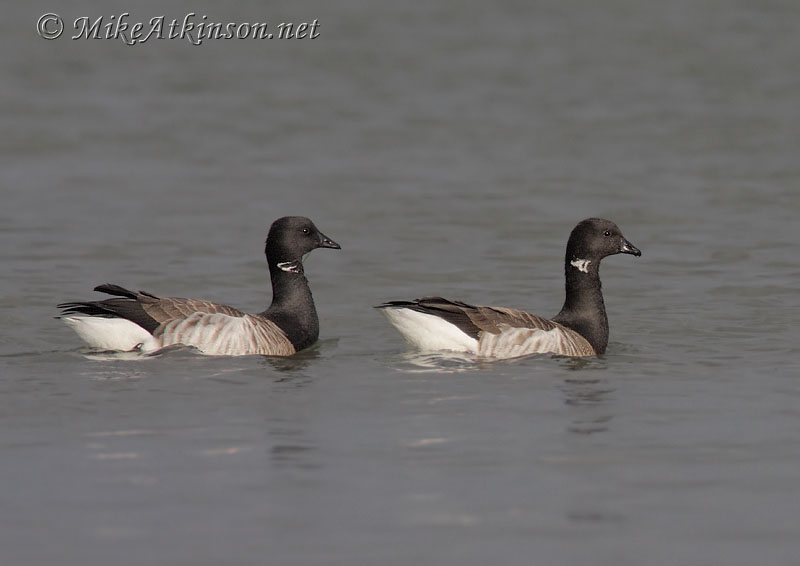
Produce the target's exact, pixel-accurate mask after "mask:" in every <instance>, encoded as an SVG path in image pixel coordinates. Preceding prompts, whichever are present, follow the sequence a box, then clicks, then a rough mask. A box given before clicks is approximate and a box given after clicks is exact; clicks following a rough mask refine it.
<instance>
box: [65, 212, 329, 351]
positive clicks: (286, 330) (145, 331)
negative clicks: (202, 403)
mask: <svg viewBox="0 0 800 566" xmlns="http://www.w3.org/2000/svg"><path fill="white" fill-rule="evenodd" d="M316 248H332V249H340V246H339V245H338V244H337V243H336V242H334V241H333V240H331V239H330V238H328V237H327V236H325V235H324V234H322V233H321V232H320V231H319V230H318V229H317V228H316V226H314V224H313V222H311V220H309V219H308V218H304V217H301V216H287V217H284V218H280V219H278V220H276V221H275V222H274V223H273V224H272V227H271V228H270V231H269V235H268V236H267V243H266V250H265V252H266V256H267V262H268V264H269V270H270V277H271V280H272V291H273V298H272V304H271V305H270V307H269V308H268V309H266V310H265V311H263V312H261V313H258V314H248V313H246V312H243V311H240V310H238V309H235V308H233V307H230V306H227V305H222V304H218V303H213V302H210V301H204V300H200V299H183V298H178V297H158V296H156V295H153V294H151V293H147V292H144V291H139V292H133V291H129V290H128V289H125V288H123V287H120V286H118V285H112V284H108V283H106V284H104V285H99V286H97V287H95V291H99V292H101V293H106V294H108V295H112V296H113V298H110V299H105V300H102V301H85V302H71V303H62V304H60V305H58V307H59V308H61V309H63V311H62V314H61V316H60V317H59V318H61V320H63V321H64V322H65V323H66V324H67V325H69V326H70V327H71V328H72V329H73V330H75V332H77V334H78V335H79V336H80V337H81V338H82V339H83V340H84V341H85V342H86V343H87V344H89V345H90V346H92V347H94V348H98V349H102V350H121V351H130V350H139V351H141V352H143V353H151V352H154V351H157V350H159V349H161V348H164V347H166V346H171V345H175V344H183V345H186V346H193V347H195V348H197V349H198V350H199V351H200V352H202V353H204V354H209V355H228V356H241V355H250V354H262V355H270V356H289V355H292V354H294V353H295V352H298V351H300V350H302V349H304V348H307V347H309V346H311V345H312V344H313V343H314V342H316V340H317V338H318V337H319V320H318V318H317V311H316V308H315V306H314V301H313V298H312V296H311V290H310V289H309V287H308V281H307V280H306V277H305V274H304V271H303V263H302V258H303V256H304V255H305V254H307V253H308V252H310V251H312V250H314V249H316Z"/></svg>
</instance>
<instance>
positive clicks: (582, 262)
mask: <svg viewBox="0 0 800 566" xmlns="http://www.w3.org/2000/svg"><path fill="white" fill-rule="evenodd" d="M590 263H592V261H591V260H589V259H573V260H572V261H571V262H569V264H570V265H571V266H572V267H577V268H578V271H583V272H584V273H589V264H590Z"/></svg>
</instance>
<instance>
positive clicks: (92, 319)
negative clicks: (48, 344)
mask: <svg viewBox="0 0 800 566" xmlns="http://www.w3.org/2000/svg"><path fill="white" fill-rule="evenodd" d="M61 320H63V321H64V323H65V324H66V325H67V326H69V327H70V328H72V329H73V330H74V331H75V332H76V333H77V334H78V336H80V337H81V338H82V339H83V341H84V342H86V343H87V344H88V345H89V346H91V347H92V348H97V349H99V350H119V351H122V352H129V351H131V350H133V349H135V348H136V347H137V346H139V345H141V346H142V349H144V348H148V349H150V348H152V349H153V350H157V349H158V348H159V344H158V340H156V339H155V338H153V336H152V334H150V333H149V332H148V331H147V330H145V329H144V328H142V327H141V326H139V325H138V324H136V323H135V322H131V321H130V320H127V319H124V318H104V317H98V316H64V317H61Z"/></svg>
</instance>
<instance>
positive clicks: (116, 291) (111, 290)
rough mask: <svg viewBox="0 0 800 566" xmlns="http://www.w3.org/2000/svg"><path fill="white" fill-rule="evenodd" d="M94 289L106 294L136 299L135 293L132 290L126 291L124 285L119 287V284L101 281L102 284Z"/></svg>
mask: <svg viewBox="0 0 800 566" xmlns="http://www.w3.org/2000/svg"><path fill="white" fill-rule="evenodd" d="M94 290H95V291H97V292H99V293H105V294H106V295H114V296H115V297H125V298H126V299H134V300H135V299H136V293H134V292H133V291H128V290H127V289H126V288H124V287H120V286H119V285H114V284H113V283H103V284H102V285H98V286H97V287H95V288H94Z"/></svg>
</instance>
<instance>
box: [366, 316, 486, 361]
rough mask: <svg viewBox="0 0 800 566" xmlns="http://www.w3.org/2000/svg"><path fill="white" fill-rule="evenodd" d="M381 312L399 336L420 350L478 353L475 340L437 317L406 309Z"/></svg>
mask: <svg viewBox="0 0 800 566" xmlns="http://www.w3.org/2000/svg"><path fill="white" fill-rule="evenodd" d="M381 310H382V311H383V313H384V314H385V315H386V318H388V319H389V322H391V323H392V325H394V327H395V328H397V330H399V331H400V334H402V335H403V337H404V338H405V339H406V340H408V341H409V342H410V343H411V344H412V345H414V346H416V347H417V348H419V349H420V350H423V351H429V352H430V351H436V350H453V351H456V352H470V353H473V354H474V353H476V352H477V351H478V341H477V340H475V339H474V338H471V337H469V336H467V335H466V334H464V333H463V332H462V331H461V330H459V328H458V327H457V326H456V325H455V324H450V323H449V322H447V321H446V320H444V319H442V318H439V317H438V316H435V315H432V314H425V313H421V312H418V311H415V310H411V309H406V308H385V309H381Z"/></svg>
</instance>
